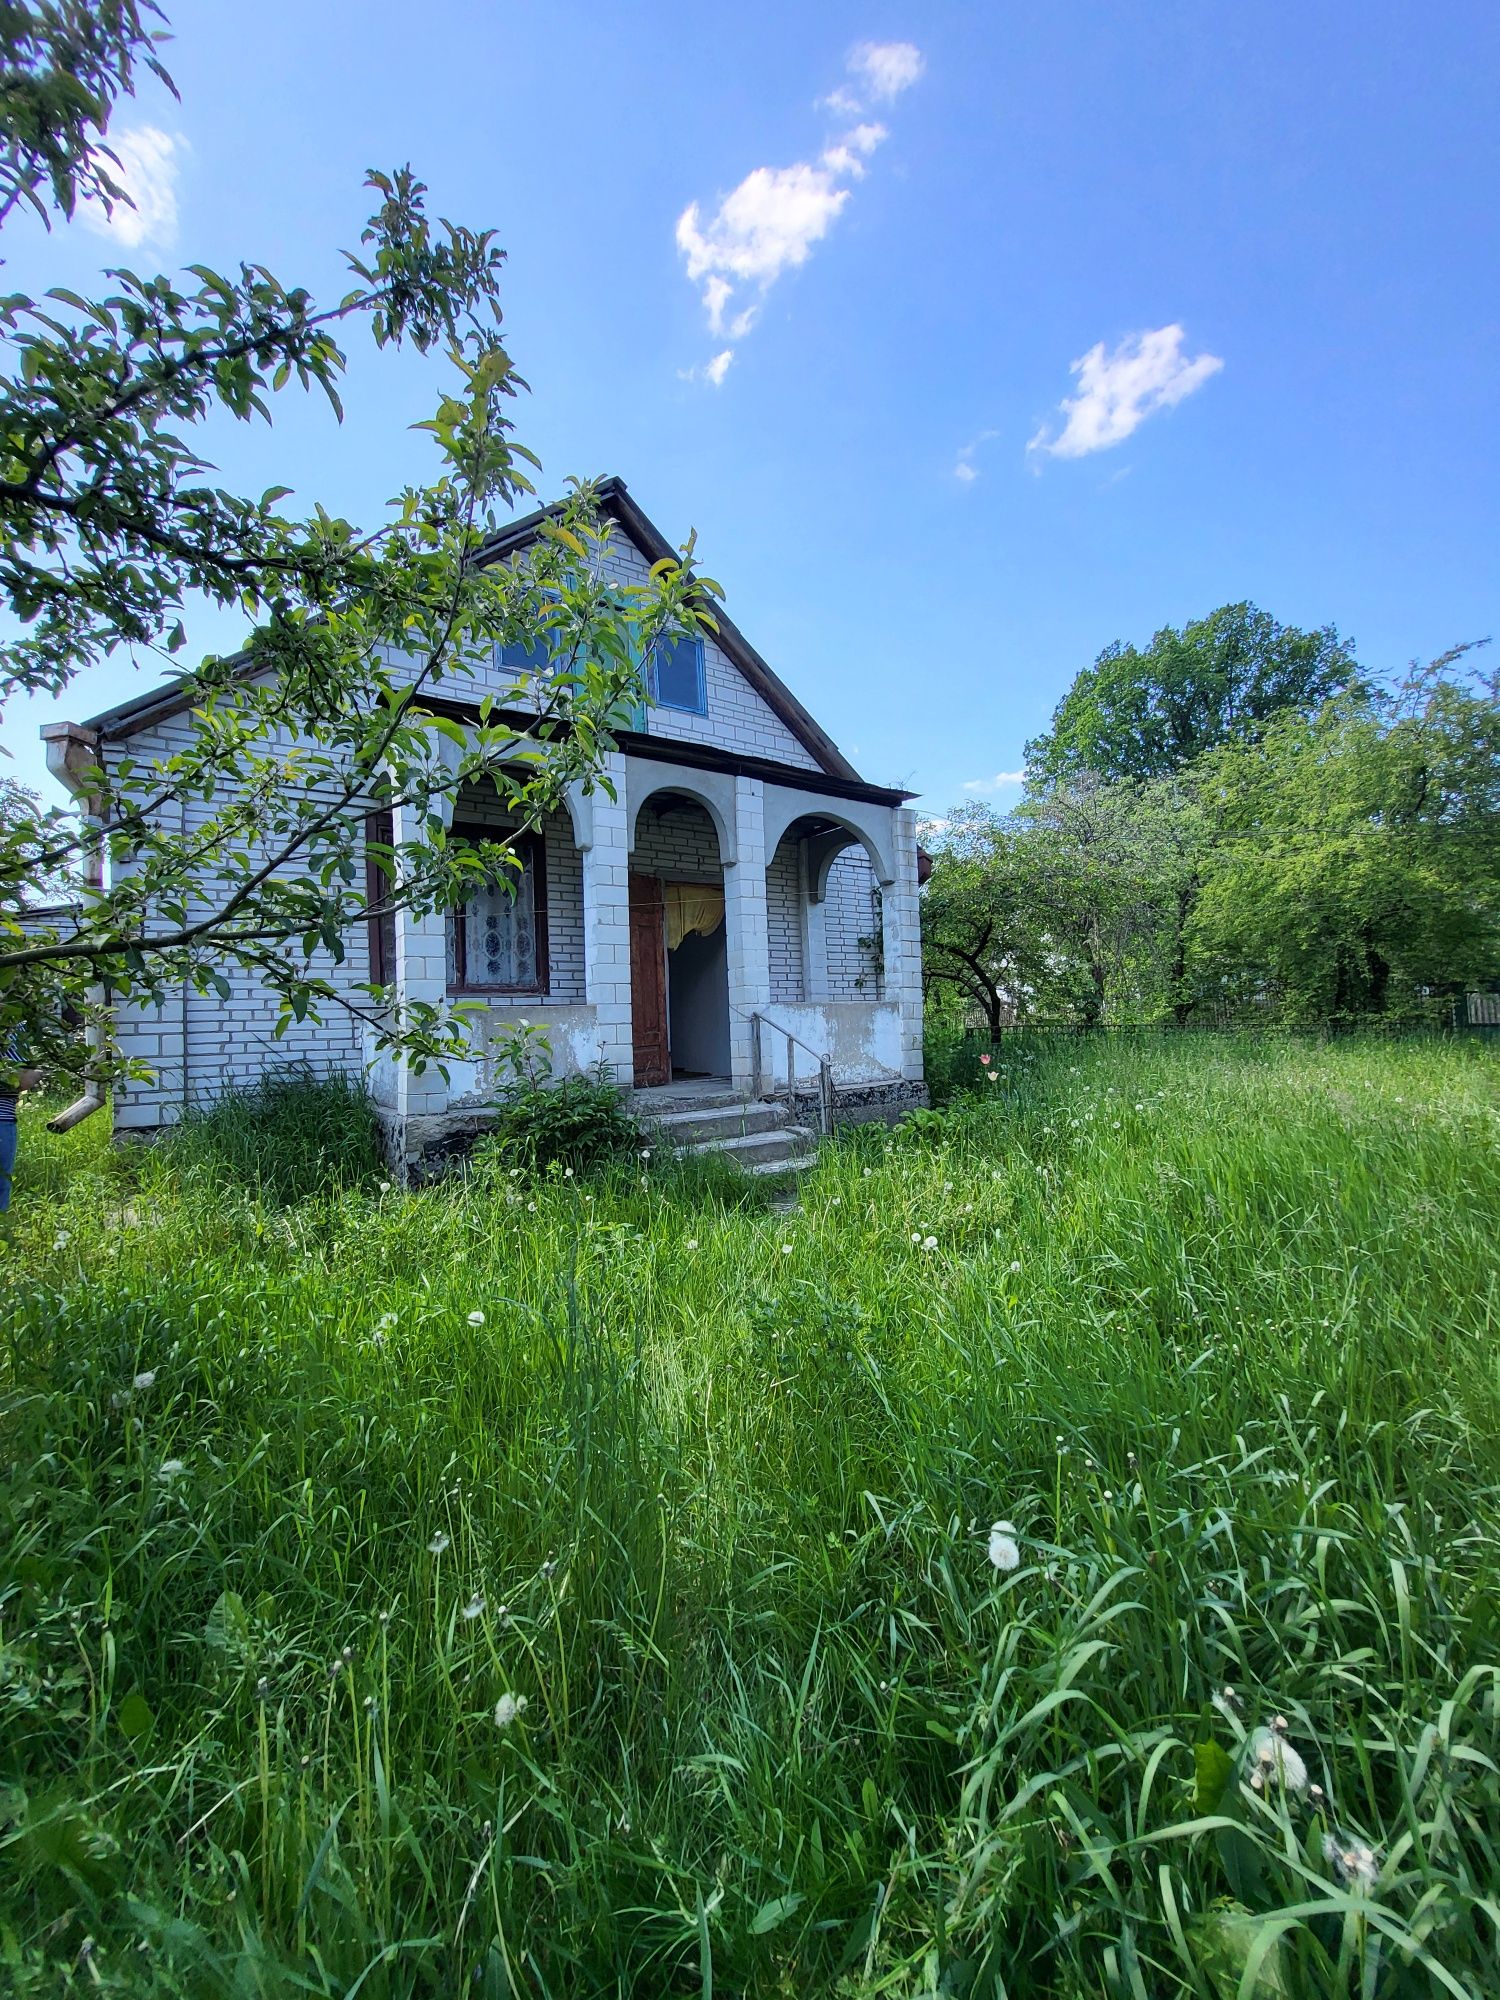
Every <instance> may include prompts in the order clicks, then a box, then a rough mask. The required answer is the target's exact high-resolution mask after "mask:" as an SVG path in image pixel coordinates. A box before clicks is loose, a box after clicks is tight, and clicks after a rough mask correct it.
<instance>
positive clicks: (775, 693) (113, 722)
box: [82, 477, 911, 797]
mask: <svg viewBox="0 0 1500 2000" xmlns="http://www.w3.org/2000/svg"><path fill="white" fill-rule="evenodd" d="M594 493H595V497H596V498H597V500H598V502H599V505H600V508H601V511H602V512H603V513H604V514H605V515H607V516H608V517H609V518H610V519H611V520H614V521H617V522H618V523H619V524H620V526H621V527H622V528H623V529H624V531H625V533H626V534H627V535H628V536H629V537H630V539H631V540H632V541H633V542H634V543H635V544H636V546H637V548H639V549H640V551H641V553H642V554H643V555H644V556H647V557H648V558H649V559H650V560H651V561H652V562H653V563H655V562H660V561H661V560H662V559H663V558H664V557H666V558H670V559H672V560H674V561H675V560H676V558H677V554H678V551H677V550H676V549H674V548H673V547H672V545H671V543H670V542H669V541H668V540H667V539H666V537H665V536H664V535H663V534H662V532H661V530H660V529H659V528H658V527H657V526H656V524H655V522H654V521H652V520H651V519H650V517H649V516H648V515H646V514H645V513H643V512H642V510H641V508H640V507H639V506H637V504H636V502H635V501H634V500H633V499H632V498H631V497H630V494H629V491H628V490H627V488H626V485H625V482H624V480H623V479H618V478H614V477H611V478H609V479H601V480H600V481H599V482H598V484H597V485H596V486H595V488H594ZM563 505H564V503H563V502H562V501H554V502H553V503H552V505H551V506H548V507H538V508H537V509H536V510H535V511H534V512H533V513H530V514H526V515H523V516H522V518H521V519H520V520H518V521H512V522H511V523H510V524H509V525H508V526H507V527H505V528H502V529H501V530H500V531H499V533H498V534H495V535H493V536H491V538H490V539H489V541H487V542H486V543H485V544H484V546H483V548H482V549H481V551H480V557H481V560H483V561H494V560H496V559H498V558H499V557H501V556H504V555H508V554H510V553H511V552H512V551H513V550H515V549H519V548H524V547H525V545H526V544H527V543H528V542H531V541H534V540H535V539H536V533H537V530H538V528H539V527H540V526H541V524H542V522H543V521H546V520H549V519H551V518H552V517H553V516H554V515H556V514H558V513H559V512H561V510H562V507H563ZM714 622H715V623H716V624H717V626H718V628H719V630H718V634H717V644H718V645H719V647H720V649H721V650H722V651H723V652H724V653H725V654H726V655H727V656H728V657H729V659H730V660H732V661H733V663H734V665H735V666H736V667H737V668H738V669H739V671H740V672H741V673H742V674H743V675H744V677H745V679H746V680H747V681H748V682H749V683H750V685H751V687H753V688H754V689H755V691H756V693H757V694H758V695H759V696H760V697H761V699H762V700H763V701H764V702H765V703H766V705H767V707H768V708H770V709H771V710H772V712H773V713H774V714H775V715H777V716H779V717H780V719H781V721H782V722H784V723H785V724H786V726H787V728H788V729H789V730H790V731H791V732H792V734H793V736H795V737H796V739H797V741H798V742H799V743H800V744H801V745H802V747H803V749H804V750H806V751H807V753H808V754H809V756H811V757H813V758H815V759H816V760H817V764H818V769H819V770H820V771H822V772H823V773H824V774H825V775H826V776H828V777H829V778H835V779H841V780H843V781H844V782H845V783H850V784H854V785H858V786H860V788H861V790H862V791H864V790H877V789H881V790H883V789H884V788H883V787H866V786H865V785H864V781H863V779H861V777H860V775H859V773H858V771H856V770H855V768H854V766H853V765H852V764H851V763H850V762H849V759H848V758H847V757H846V756H845V755H844V753H843V752H842V751H841V750H840V749H839V747H838V745H837V744H836V743H835V742H834V740H833V738H832V737H831V736H829V734H828V733H827V731H826V730H824V729H823V728H822V727H821V726H820V725H819V724H818V723H817V722H815V721H814V720H813V717H812V716H811V715H810V714H809V712H808V711H807V709H805V708H804V707H803V705H802V703H801V702H800V701H798V699H797V697H796V696H795V695H794V694H793V693H792V691H791V689H790V688H789V687H788V686H787V685H786V683H785V681H783V680H782V679H781V678H780V677H779V676H778V675H777V674H775V673H773V672H772V670H771V669H770V667H769V666H767V664H766V662H765V661H764V660H763V659H762V658H761V656H760V654H759V653H757V652H756V650H755V648H754V647H753V646H752V645H751V644H750V641H749V640H748V639H747V638H746V637H745V635H744V634H743V633H742V632H741V631H740V629H739V627H738V626H737V625H736V624H735V623H734V622H733V621H732V620H731V619H730V618H727V617H726V616H725V614H724V613H723V611H721V610H720V609H719V608H718V606H717V605H716V606H715V607H714ZM235 664H236V666H237V667H238V668H239V669H240V671H242V672H245V673H249V672H252V671H253V670H254V668H253V663H252V661H251V659H250V656H249V654H248V653H246V654H244V655H242V656H238V657H237V659H236V663H235ZM192 700H193V697H192V695H191V694H190V693H188V692H186V691H185V690H184V688H183V685H182V683H181V682H180V681H169V682H167V683H165V684H164V685H163V686H161V687H156V688H152V689H150V690H148V692H147V693H145V694H139V695H135V696H133V697H132V698H131V699H130V700H129V701H122V702H120V703H118V704H117V705H116V706H115V707H114V708H107V709H105V710H104V712H103V713H102V714H101V715H95V716H91V717H90V718H89V720H88V721H87V722H86V723H84V724H83V725H82V727H83V728H85V729H89V730H95V731H97V732H98V734H99V735H100V736H102V737H105V738H111V739H118V738H120V737H123V736H131V735H134V734H135V732H136V731H137V730H139V729H144V728H145V727H147V725H148V724H150V723H152V722H156V721H159V720H161V719H162V718H163V717H165V716H167V715H171V714H173V713H175V712H177V711H178V710H180V709H183V708H187V707H189V706H190V705H191V703H192ZM654 740H655V739H653V741H654ZM642 741H643V739H632V742H631V745H630V747H631V748H632V749H636V750H638V749H639V748H640V746H641V742H642ZM681 747H682V746H680V745H674V748H681ZM786 768H787V769H788V770H792V769H796V768H797V767H796V766H792V765H788V766H787V767H786ZM812 775H813V774H812V773H804V774H803V777H804V780H805V779H806V778H807V777H809V776H812ZM902 796H903V797H909V796H911V795H910V794H905V793H903V794H902Z"/></svg>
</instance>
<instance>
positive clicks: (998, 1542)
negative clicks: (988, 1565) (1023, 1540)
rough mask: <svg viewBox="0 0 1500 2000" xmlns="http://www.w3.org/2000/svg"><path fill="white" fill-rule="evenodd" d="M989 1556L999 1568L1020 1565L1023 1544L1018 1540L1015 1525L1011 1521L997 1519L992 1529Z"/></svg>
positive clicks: (1011, 1567)
mask: <svg viewBox="0 0 1500 2000" xmlns="http://www.w3.org/2000/svg"><path fill="white" fill-rule="evenodd" d="M989 1558H990V1561H991V1562H992V1563H993V1564H994V1566H995V1568H996V1569H998V1570H1011V1569H1018V1568H1019V1567H1020V1563H1021V1545H1020V1543H1019V1542H1018V1541H1017V1540H1016V1531H1015V1527H1014V1525H1013V1524H1012V1523H1011V1522H1009V1521H996V1523H995V1524H994V1526H993V1527H992V1528H991V1529H990V1541H989Z"/></svg>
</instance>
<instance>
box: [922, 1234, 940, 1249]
mask: <svg viewBox="0 0 1500 2000" xmlns="http://www.w3.org/2000/svg"><path fill="white" fill-rule="evenodd" d="M922 1248H923V1249H924V1250H936V1248H937V1238H936V1237H935V1236H924V1237H923V1238H922Z"/></svg>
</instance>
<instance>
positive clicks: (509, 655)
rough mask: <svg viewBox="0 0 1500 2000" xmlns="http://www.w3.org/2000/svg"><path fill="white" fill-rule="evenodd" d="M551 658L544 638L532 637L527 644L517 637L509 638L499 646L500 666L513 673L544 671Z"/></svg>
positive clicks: (539, 672)
mask: <svg viewBox="0 0 1500 2000" xmlns="http://www.w3.org/2000/svg"><path fill="white" fill-rule="evenodd" d="M551 658H552V653H551V648H550V647H549V646H548V643H547V641H546V640H545V639H534V640H533V641H532V642H531V644H530V645H529V646H528V645H524V644H522V642H521V641H520V640H519V639H509V640H507V641H506V642H505V644H504V645H503V646H502V647H501V648H500V664H501V666H502V667H508V668H509V669H510V670H511V672H513V673H528V672H529V673H533V674H542V673H545V672H546V671H547V664H548V662H549V661H550V659H551Z"/></svg>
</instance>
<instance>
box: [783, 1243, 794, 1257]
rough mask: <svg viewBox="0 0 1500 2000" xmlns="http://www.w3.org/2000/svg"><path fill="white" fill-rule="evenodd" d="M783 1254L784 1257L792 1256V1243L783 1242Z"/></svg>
mask: <svg viewBox="0 0 1500 2000" xmlns="http://www.w3.org/2000/svg"><path fill="white" fill-rule="evenodd" d="M781 1254H782V1256H783V1257H790V1256H791V1254H792V1246H791V1244H790V1243H783V1244H782V1246H781Z"/></svg>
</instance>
